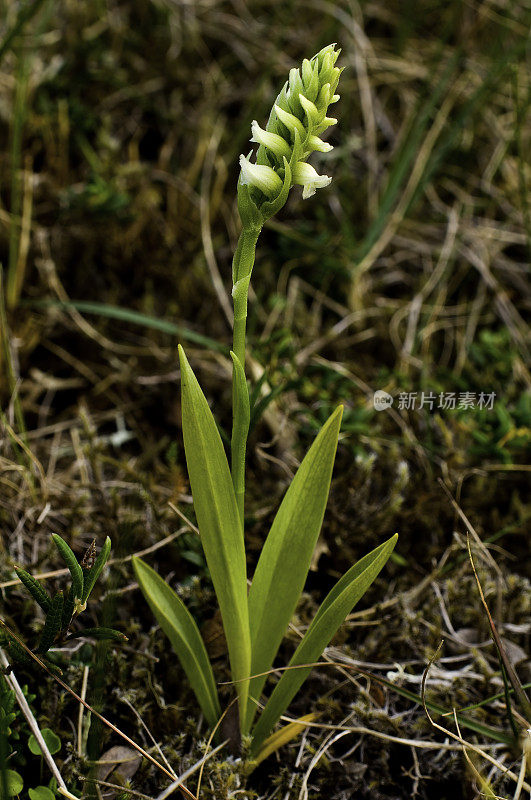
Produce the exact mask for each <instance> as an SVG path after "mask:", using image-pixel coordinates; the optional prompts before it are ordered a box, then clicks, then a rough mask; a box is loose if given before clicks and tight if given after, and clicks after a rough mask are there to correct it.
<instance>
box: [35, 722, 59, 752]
mask: <svg viewBox="0 0 531 800" xmlns="http://www.w3.org/2000/svg"><path fill="white" fill-rule="evenodd" d="M41 733H42V738H43V739H44V741H45V744H46V747H47V748H48V750H49V751H50V753H51V754H52V756H53V755H54V754H55V753H58V752H59V750H60V749H61V740H60V738H59V737H58V736H57V734H56V733H54V732H53V731H52V729H51V728H43V729H42V730H41ZM28 747H29V749H30V750H31V752H32V753H33V755H34V756H42V750H41V748H40V745H39V743H38V741H37V739H36V738H35V736H34V735H33V734H31V736H30V737H29V739H28Z"/></svg>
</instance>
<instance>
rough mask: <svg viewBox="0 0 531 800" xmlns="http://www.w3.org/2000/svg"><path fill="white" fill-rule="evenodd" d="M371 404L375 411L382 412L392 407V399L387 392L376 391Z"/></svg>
mask: <svg viewBox="0 0 531 800" xmlns="http://www.w3.org/2000/svg"><path fill="white" fill-rule="evenodd" d="M372 402H373V404H374V408H375V409H376V411H384V409H386V408H389V406H392V405H393V398H392V397H391V395H390V394H389V393H388V392H384V391H383V389H378V390H377V391H376V392H375V393H374V397H373V399H372Z"/></svg>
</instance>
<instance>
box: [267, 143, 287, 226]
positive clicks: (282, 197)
mask: <svg viewBox="0 0 531 800" xmlns="http://www.w3.org/2000/svg"><path fill="white" fill-rule="evenodd" d="M290 189H291V167H290V165H289V164H288V162H287V161H286V158H284V182H283V184H282V189H281V190H280V192H279V195H278V197H276V198H275V199H274V200H268V201H266V202H265V203H262V205H261V206H260V213H261V214H262V223H264V222H265V221H266V220H268V219H269V218H270V217H274V216H275V214H277V213H278V212H279V211H280V209H281V208H282V207H283V206H284V205H285V204H286V200H287V199H288V194H289V190H290Z"/></svg>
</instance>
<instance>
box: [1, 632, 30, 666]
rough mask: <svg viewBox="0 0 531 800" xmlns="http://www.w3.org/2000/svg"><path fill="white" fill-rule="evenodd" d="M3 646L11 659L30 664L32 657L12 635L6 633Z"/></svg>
mask: <svg viewBox="0 0 531 800" xmlns="http://www.w3.org/2000/svg"><path fill="white" fill-rule="evenodd" d="M4 646H5V649H6V650H7V653H8V655H9V658H10V659H11V661H14V662H15V663H19V664H31V663H32V662H33V659H32V657H31V656H30V655H29V654H28V653H27V652H26V651H25V650H24V648H23V647H22V645H20V644H19V643H18V642H17V640H16V639H14V638H13V637H12V636H9V635H7V641H6V643H5V645H4Z"/></svg>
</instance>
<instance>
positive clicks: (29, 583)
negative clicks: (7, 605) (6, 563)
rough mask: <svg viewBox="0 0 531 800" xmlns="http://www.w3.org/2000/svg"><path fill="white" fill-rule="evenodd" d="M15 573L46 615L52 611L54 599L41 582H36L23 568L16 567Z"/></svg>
mask: <svg viewBox="0 0 531 800" xmlns="http://www.w3.org/2000/svg"><path fill="white" fill-rule="evenodd" d="M15 572H16V574H17V577H18V578H19V580H20V581H21V583H22V584H23V585H24V586H25V587H26V589H27V590H28V592H29V593H30V594H31V596H32V597H33V599H34V600H36V601H37V603H38V604H39V605H40V607H41V608H42V610H43V611H44V613H45V614H47V613H48V611H49V610H50V606H51V604H52V598H51V597H50V596H49V594H48V592H47V591H45V589H43V587H42V586H41V584H40V583H39V581H37V580H35V578H34V577H33V575H30V574H29V572H26V570H25V569H22V567H15Z"/></svg>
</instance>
